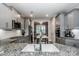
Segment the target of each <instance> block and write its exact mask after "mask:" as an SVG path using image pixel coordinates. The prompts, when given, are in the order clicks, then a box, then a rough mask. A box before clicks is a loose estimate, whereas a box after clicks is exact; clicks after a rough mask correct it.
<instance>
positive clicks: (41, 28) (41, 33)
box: [34, 22, 48, 44]
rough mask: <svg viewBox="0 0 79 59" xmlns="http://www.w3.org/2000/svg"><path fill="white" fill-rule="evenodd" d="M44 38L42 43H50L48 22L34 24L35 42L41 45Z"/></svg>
mask: <svg viewBox="0 0 79 59" xmlns="http://www.w3.org/2000/svg"><path fill="white" fill-rule="evenodd" d="M41 37H42V40H41V42H42V43H45V44H46V43H48V22H42V23H40V22H34V42H35V43H36V44H39V43H40V38H41Z"/></svg>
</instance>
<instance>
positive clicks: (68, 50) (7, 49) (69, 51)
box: [0, 43, 79, 56]
mask: <svg viewBox="0 0 79 59" xmlns="http://www.w3.org/2000/svg"><path fill="white" fill-rule="evenodd" d="M26 45H27V43H10V44H6V45H3V46H0V56H78V55H79V48H75V47H71V46H66V45H61V44H57V43H54V45H55V46H56V47H57V48H58V49H59V50H60V52H59V53H58V52H57V53H53V52H51V53H49V52H43V53H40V54H39V53H38V52H36V53H34V52H31V53H29V52H21V50H22V49H23V48H24V47H25V46H26Z"/></svg>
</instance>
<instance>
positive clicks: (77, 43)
mask: <svg viewBox="0 0 79 59" xmlns="http://www.w3.org/2000/svg"><path fill="white" fill-rule="evenodd" d="M56 43H59V44H63V45H68V46H73V47H77V48H79V40H78V39H73V38H57V39H56Z"/></svg>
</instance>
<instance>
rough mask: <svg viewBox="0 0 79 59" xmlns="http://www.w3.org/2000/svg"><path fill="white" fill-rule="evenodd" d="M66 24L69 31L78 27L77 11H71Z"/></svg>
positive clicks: (78, 11) (78, 15) (78, 12)
mask: <svg viewBox="0 0 79 59" xmlns="http://www.w3.org/2000/svg"><path fill="white" fill-rule="evenodd" d="M67 24H68V27H69V28H70V29H73V28H75V27H79V10H73V11H72V12H70V13H68V14H67Z"/></svg>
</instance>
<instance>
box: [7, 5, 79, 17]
mask: <svg viewBox="0 0 79 59" xmlns="http://www.w3.org/2000/svg"><path fill="white" fill-rule="evenodd" d="M6 4H7V5H8V6H12V7H14V8H15V9H16V10H18V11H19V12H20V13H21V14H22V15H23V16H26V17H30V14H31V13H32V14H33V17H35V18H46V16H45V15H46V14H48V17H49V18H50V17H53V16H56V15H57V14H58V13H60V12H69V11H70V10H72V9H74V8H75V7H77V6H78V5H79V4H78V3H6Z"/></svg>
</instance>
